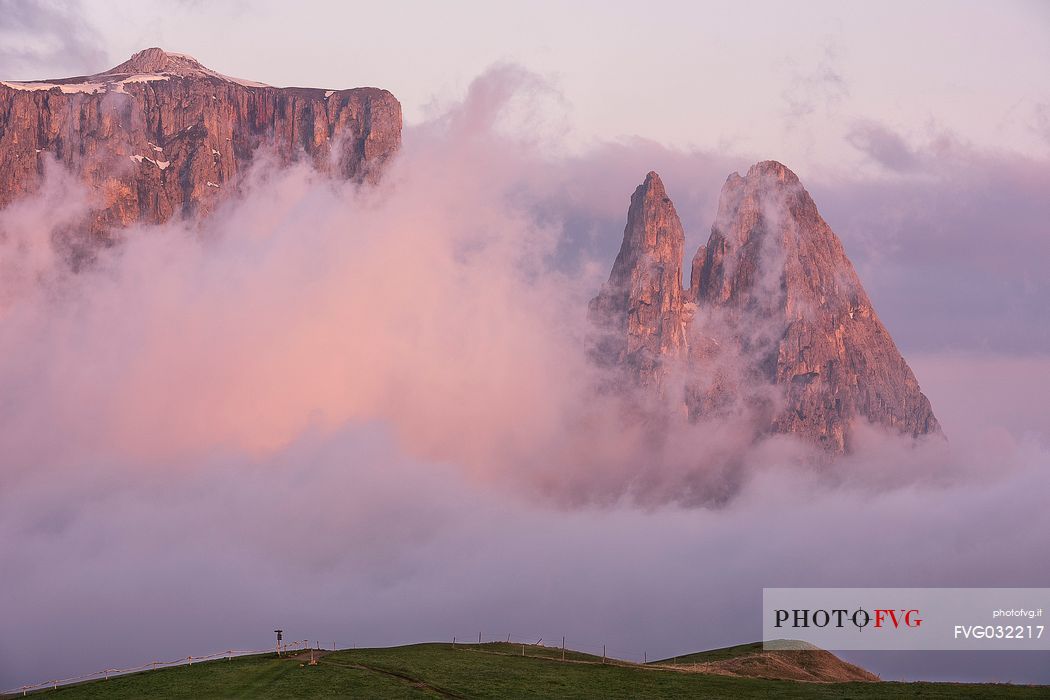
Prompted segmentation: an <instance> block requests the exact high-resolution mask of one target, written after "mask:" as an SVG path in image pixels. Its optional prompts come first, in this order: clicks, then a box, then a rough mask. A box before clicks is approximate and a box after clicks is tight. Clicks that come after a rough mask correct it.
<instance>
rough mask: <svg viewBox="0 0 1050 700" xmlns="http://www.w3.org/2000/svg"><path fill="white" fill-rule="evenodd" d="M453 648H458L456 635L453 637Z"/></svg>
mask: <svg viewBox="0 0 1050 700" xmlns="http://www.w3.org/2000/svg"><path fill="white" fill-rule="evenodd" d="M452 648H453V649H455V648H456V635H452Z"/></svg>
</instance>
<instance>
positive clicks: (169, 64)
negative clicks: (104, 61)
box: [101, 46, 209, 75]
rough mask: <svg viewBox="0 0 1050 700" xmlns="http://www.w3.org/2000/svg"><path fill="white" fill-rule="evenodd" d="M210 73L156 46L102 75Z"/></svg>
mask: <svg viewBox="0 0 1050 700" xmlns="http://www.w3.org/2000/svg"><path fill="white" fill-rule="evenodd" d="M207 72H209V71H208V69H207V68H205V67H204V66H203V65H202V64H201V62H200V61H198V60H197V59H195V58H193V57H192V56H187V55H186V54H181V53H169V52H167V51H165V50H164V49H161V48H158V47H156V46H154V47H152V48H149V49H143V50H142V51H139V52H137V53H135V54H134V55H132V57H131V58H129V59H128V60H126V61H124V62H123V63H121V64H120V65H118V66H114V67H113V68H110V69H109V70H107V71H105V72H104V73H101V75H119V74H124V73H142V74H150V73H153V74H160V73H168V74H174V75H189V74H200V73H207Z"/></svg>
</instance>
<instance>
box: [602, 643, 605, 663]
mask: <svg viewBox="0 0 1050 700" xmlns="http://www.w3.org/2000/svg"><path fill="white" fill-rule="evenodd" d="M602 663H603V664H604V663H605V645H604V644H602Z"/></svg>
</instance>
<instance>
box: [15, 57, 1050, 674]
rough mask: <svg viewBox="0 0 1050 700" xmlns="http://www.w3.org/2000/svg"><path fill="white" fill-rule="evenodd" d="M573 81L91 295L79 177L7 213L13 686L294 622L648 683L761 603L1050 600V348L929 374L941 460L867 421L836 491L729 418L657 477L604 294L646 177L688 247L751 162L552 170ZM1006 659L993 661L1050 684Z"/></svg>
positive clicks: (578, 162)
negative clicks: (623, 665) (597, 371)
mask: <svg viewBox="0 0 1050 700" xmlns="http://www.w3.org/2000/svg"><path fill="white" fill-rule="evenodd" d="M547 92H548V88H546V86H544V85H542V84H537V81H536V79H535V78H534V77H533V76H530V75H528V74H526V73H523V72H522V71H520V70H518V69H514V68H506V67H505V68H502V69H499V70H497V71H495V72H493V73H490V74H488V75H486V76H483V77H482V78H480V79H479V80H478V81H477V82H476V83H475V85H474V86H473V87H472V89H471V90H470V92H469V94H468V96H467V98H466V100H465V101H464V102H463V103H462V104H460V105H457V106H455V107H453V108H452V109H451V110H449V111H448V112H447V113H445V114H444V115H442V116H440V117H438V118H435V119H434V120H433V121H431V122H428V123H427V124H425V125H423V126H421V127H418V128H416V129H414V130H413V131H411V132H409V133H408V134H406V138H405V148H404V152H403V153H402V154H401V156H400V157H399V158H398V160H397V163H396V165H395V166H394V167H393V169H392V170H390V171H389V173H388V174H387V177H386V178H385V179H384V182H383V184H382V185H381V186H380V187H379V188H377V189H374V190H368V189H366V190H357V189H355V188H354V187H353V186H351V185H349V184H345V183H333V182H331V181H328V180H325V179H323V178H320V177H318V176H317V175H315V174H314V173H312V172H310V171H309V170H307V169H305V168H290V169H285V170H276V169H274V168H273V167H271V166H269V165H268V164H267V163H266V162H265V161H263V162H261V163H260V164H259V165H258V167H256V168H255V169H254V170H253V172H252V174H251V175H250V177H249V179H248V180H247V181H246V182H245V183H244V187H243V191H242V193H241V195H240V196H239V197H237V198H235V199H234V200H232V201H230V202H229V203H228V204H227V205H226V206H224V207H222V208H221V209H220V210H219V211H217V212H216V213H215V215H214V216H213V217H211V218H210V219H208V220H207V221H205V222H203V223H201V224H199V225H194V226H189V225H183V224H179V223H172V224H170V225H167V226H163V227H155V228H147V227H143V228H132V229H130V230H128V231H127V232H126V233H125V235H124V241H123V242H122V243H121V244H120V245H118V246H115V247H113V248H111V249H108V250H106V251H104V252H102V253H101V254H100V256H99V259H98V260H97V261H96V263H95V264H94V265H93V266H92V267H91V268H90V269H88V270H85V271H82V272H81V273H79V274H76V275H74V274H71V273H69V271H68V270H67V269H66V267H65V266H64V264H63V262H62V258H61V255H60V254H59V252H57V251H56V250H55V249H54V248H53V247H52V246H51V244H50V240H51V236H52V234H53V233H55V232H60V231H61V230H62V228H63V227H64V226H66V225H67V224H68V223H69V222H71V221H74V220H75V219H76V217H77V216H78V214H79V213H83V211H85V210H86V208H87V207H89V206H90V196H89V195H88V193H86V192H85V191H84V190H83V189H82V188H81V187H80V185H79V184H78V183H75V182H72V181H71V180H70V179H69V178H68V176H66V175H65V174H63V173H62V172H61V171H60V170H58V169H54V168H53V169H51V171H50V172H49V174H48V179H47V182H46V185H45V187H44V188H43V189H42V190H41V192H40V193H39V194H38V195H36V196H34V197H31V198H28V199H26V200H23V201H22V202H20V203H18V204H16V205H13V206H12V207H9V208H8V209H6V210H5V211H3V212H0V231H2V236H0V273H2V275H0V396H3V397H4V400H3V401H2V402H0V454H2V455H3V459H2V463H0V467H2V477H3V481H4V488H3V489H2V490H0V532H3V533H4V537H3V538H2V540H0V569H2V570H3V571H4V596H3V598H2V600H0V619H3V620H4V621H5V622H6V623H7V627H8V633H5V635H4V636H3V638H2V640H0V687H4V688H7V687H10V686H13V685H17V684H18V683H21V682H31V681H37V680H43V679H45V678H50V677H55V676H60V675H66V674H71V673H76V672H85V671H92V670H97V669H100V668H104V667H107V666H113V665H122V664H132V663H138V662H145V661H151V660H153V659H155V658H175V657H179V656H187V655H189V654H203V653H208V652H212V651H218V650H221V649H225V648H229V647H249V648H258V647H260V646H266V645H268V644H269V643H270V641H271V631H272V630H273V629H275V627H277V626H281V627H283V628H284V629H285V630H287V633H288V637H289V638H300V637H310V638H311V639H316V640H320V641H322V642H323V643H330V642H332V641H335V642H337V643H338V644H339V645H340V646H349V645H351V644H357V645H380V644H395V643H407V642H415V641H421V640H425V639H435V640H450V639H451V637H452V636H453V635H456V636H458V637H468V636H471V637H472V636H476V635H477V633H478V632H479V631H480V632H483V633H484V634H486V635H488V636H489V637H491V638H496V637H503V638H505V637H506V635H508V634H511V635H513V636H514V637H515V638H519V639H524V638H534V639H538V638H540V637H543V638H545V639H548V640H549V639H556V638H560V637H561V636H562V635H565V636H566V637H567V638H568V641H569V644H570V645H571V646H574V647H576V648H588V649H596V648H598V647H599V646H600V645H601V644H602V643H605V644H607V645H608V648H609V651H610V653H611V654H613V655H619V656H623V657H626V658H639V659H640V658H641V657H642V654H643V653H646V654H648V656H649V658H654V657H659V656H671V655H674V654H676V653H684V652H690V651H695V650H698V649H701V648H704V647H711V646H719V645H724V644H730V643H737V642H744V641H753V640H754V639H757V638H758V637H759V634H760V625H759V619H758V615H759V605H760V602H761V589H762V588H763V587H773V586H817V585H819V586H849V585H853V586H924V585H928V586H993V585H997V586H1038V585H1042V584H1045V582H1046V581H1047V580H1048V576H1050V563H1047V561H1046V559H1045V557H1044V556H1042V554H1043V553H1045V552H1046V551H1047V549H1048V545H1050V515H1048V514H1047V512H1046V509H1045V507H1044V504H1043V502H1042V501H1043V500H1045V494H1046V493H1047V492H1048V488H1047V487H1048V486H1050V483H1048V482H1050V452H1048V440H1050V425H1048V424H1047V419H1046V412H1045V410H1042V407H1041V406H1040V405H1039V404H1038V403H1036V402H1035V400H1034V399H1031V398H1025V397H1031V396H1039V395H1045V394H1046V391H1045V389H1050V387H1043V388H1044V391H1040V392H1033V391H1032V389H1033V386H1035V387H1037V388H1038V387H1040V386H1041V385H1040V384H1039V382H1045V381H1048V380H1046V378H1047V377H1050V358H1048V357H1047V356H1046V354H1045V353H1043V352H1042V351H1043V350H1045V348H1040V346H1039V343H1038V337H1037V336H1034V337H1035V340H1034V341H1032V342H1031V343H1029V344H1027V345H1024V344H1023V348H1021V349H1018V348H1019V346H1016V345H1014V344H1011V345H1010V346H1009V347H1004V348H996V347H994V346H993V347H988V346H987V345H983V344H975V345H971V346H966V345H964V344H961V345H960V346H959V347H957V348H955V349H952V350H951V351H943V350H936V351H934V350H927V351H926V354H924V355H916V356H915V357H912V356H910V355H909V360H911V361H912V364H913V366H914V368H915V370H916V374H917V376H918V378H919V380H920V383H921V384H922V385H923V388H924V390H925V391H926V393H927V394H928V396H929V397H930V399H931V401H932V403H933V406H934V410H935V411H936V412H937V414H938V417H939V418H940V419H941V422H942V423H943V425H944V429H945V432H946V434H947V435H948V436H949V438H950V440H951V443H950V446H949V447H947V448H946V447H944V446H943V445H939V444H923V445H919V446H918V447H916V446H914V445H912V444H911V443H910V441H904V440H900V439H894V438H890V437H889V436H886V435H885V434H883V433H879V432H878V431H876V430H874V429H866V428H863V427H862V428H861V433H860V438H861V439H860V442H859V449H858V452H857V454H855V455H854V456H852V457H850V458H848V459H845V460H842V461H841V462H839V463H837V464H836V465H834V468H830V469H823V470H814V469H810V468H807V467H806V466H805V464H806V461H805V460H804V459H799V454H800V449H799V446H798V445H796V444H794V443H793V442H792V441H791V440H789V439H787V438H777V439H774V440H770V441H767V442H765V443H763V444H761V445H759V446H758V447H757V448H754V449H748V450H747V451H746V452H743V453H742V454H743V458H742V459H738V460H736V461H735V462H734V468H733V471H732V472H731V473H726V472H725V471H723V470H721V469H720V468H717V465H718V464H719V462H718V460H717V459H715V457H717V456H718V455H719V454H720V453H721V452H723V451H725V450H726V449H729V448H732V447H734V443H733V439H734V438H733V434H732V433H731V432H730V433H727V432H726V431H723V430H719V428H720V426H717V425H703V424H702V425H699V426H691V427H690V426H685V425H683V426H681V427H679V428H678V429H676V430H675V432H674V434H673V435H672V436H671V439H669V440H668V442H667V443H666V445H665V449H664V450H663V451H662V452H661V453H659V454H657V455H655V456H654V455H653V454H651V453H647V452H646V450H645V447H646V443H645V436H644V434H642V435H640V434H638V432H637V431H633V430H632V429H631V428H632V426H630V425H624V423H623V420H622V414H621V413H620V411H619V407H618V406H616V405H614V404H611V403H609V402H606V401H603V400H602V399H601V398H600V397H599V396H597V395H596V394H595V393H594V392H593V387H594V385H595V377H594V375H593V372H594V370H593V368H592V367H591V366H590V364H589V363H588V361H587V358H586V353H585V351H584V348H585V334H586V328H587V326H586V323H585V320H584V314H585V312H586V301H587V299H589V298H590V296H592V295H593V294H594V293H595V291H596V290H597V289H598V287H599V286H600V284H601V282H602V281H603V280H604V279H605V277H606V276H607V274H608V269H609V266H610V265H611V263H612V259H613V257H614V255H615V251H616V248H617V247H618V246H619V242H620V236H621V232H622V230H623V219H624V216H625V214H626V208H627V201H628V197H629V195H630V192H631V191H632V190H633V188H634V186H635V185H636V184H637V182H638V181H640V179H641V177H642V176H643V175H644V173H645V172H646V171H648V170H649V169H652V168H656V169H657V170H660V172H661V174H662V175H663V177H664V180H665V182H667V184H668V189H669V193H670V195H671V197H672V198H674V200H675V203H676V206H677V207H678V209H679V211H680V212H681V213H682V215H683V220H684V222H685V225H686V228H687V231H688V232H689V236H690V239H691V240H690V241H689V242H687V246H688V249H687V255H691V254H692V250H693V248H695V245H696V243H699V241H700V240H702V239H706V237H707V227H709V225H710V221H711V219H712V218H713V214H714V205H715V199H716V198H717V194H718V189H719V187H720V185H721V182H722V181H723V180H724V178H725V176H726V174H727V173H728V172H729V171H731V170H739V169H741V168H744V167H746V165H747V164H748V161H749V160H755V159H752V158H750V157H748V158H737V157H730V156H722V155H718V154H707V153H680V152H674V151H670V150H668V149H664V148H661V147H659V146H657V145H655V144H651V143H647V142H643V141H630V142H624V143H619V144H603V145H598V146H596V147H595V148H594V149H592V150H591V151H588V152H586V153H584V154H581V155H576V156H566V157H561V156H557V155H554V154H555V153H556V152H557V141H556V140H555V141H554V142H551V141H550V139H551V137H550V136H547V135H542V134H535V133H532V132H530V131H528V129H524V127H522V126H521V123H522V118H521V117H522V114H521V112H520V110H521V109H523V107H522V105H523V104H524V105H525V106H526V107H528V108H529V109H531V108H532V107H531V104H532V103H531V102H530V100H531V98H532V97H533V96H538V97H542V96H543V95H545V94H547ZM525 123H526V124H528V123H529V120H528V119H526V120H525ZM523 129H524V130H523ZM763 155H765V154H763ZM789 165H790V164H789ZM800 176H802V179H803V181H804V182H805V181H806V177H805V174H804V173H800ZM863 185H864V183H855V187H856V190H855V191H856V192H860V191H862V190H863ZM817 204H818V206H824V202H822V201H821V199H820V198H819V197H818V199H817ZM856 206H858V207H863V206H864V203H863V201H858V203H857V205H856ZM882 206H883V204H882V203H881V202H880V203H878V206H874V207H873V208H872V209H871V210H870V211H871V212H872V213H871V217H870V220H869V225H870V226H871V228H863V229H860V230H862V231H864V232H866V233H867V234H868V235H874V233H876V232H877V231H878V226H877V224H878V222H879V221H880V219H879V216H880V212H882V211H883V210H882V209H881V207H882ZM905 214H906V213H905ZM905 214H902V215H905ZM1001 219H1002V221H1004V222H1007V223H1009V222H1010V221H1011V219H1010V213H1009V211H1002V212H1001ZM870 222H874V223H870ZM831 223H832V225H833V226H835V222H834V221H831ZM1020 225H1021V230H1012V231H1011V235H1012V236H1013V239H1014V240H1016V241H1028V240H1029V234H1030V233H1031V230H1030V229H1027V228H1024V226H1026V225H1027V224H1024V222H1023V221H1022V222H1021V224H1020ZM857 230H858V229H856V228H854V227H853V225H852V224H851V225H850V226H848V227H847V231H846V232H843V231H839V233H840V234H842V235H843V237H844V238H845V239H846V246H847V250H849V251H850V253H851V254H852V253H854V251H855V250H861V251H863V250H864V246H857V245H856V242H857V241H858V240H859V238H856V237H854V238H851V237H850V236H851V235H857V234H856V231H857ZM1018 250H1019V251H1020V252H1019V253H1018V255H1024V254H1026V253H1027V252H1029V251H1028V249H1026V248H1025V246H1024V245H1022V244H1020V243H1019V244H1018ZM880 254H881V255H887V256H889V258H890V259H891V260H892V261H897V262H896V263H895V264H898V265H899V266H906V264H907V261H908V260H909V259H910V258H909V256H908V254H907V253H906V252H905V253H901V254H899V256H898V257H894V256H895V255H897V254H896V253H894V252H893V250H892V249H891V250H889V251H882V252H881V253H880ZM865 255H866V254H864V253H863V252H862V253H861V254H860V257H861V259H862V263H863V260H865V259H869V258H867V257H865ZM872 259H873V258H872ZM859 267H860V272H861V277H862V279H864V281H865V282H867V281H868V279H867V277H866V275H865V271H864V265H863V264H861V265H859ZM890 267H891V268H892V267H893V266H892V265H891V266H890ZM991 274H1002V275H1004V276H1005V275H1008V272H1001V271H998V270H997V271H993V272H992V273H991ZM992 289H993V291H994V289H995V286H994V285H993V286H992ZM1033 289H1035V290H1036V293H1038V290H1039V289H1041V288H1039V287H1038V286H1036V287H1033ZM872 296H873V301H874V303H875V305H876V308H878V309H879V310H880V313H881V312H882V309H881V307H880V297H879V295H878V294H877V293H874V292H873V294H872ZM921 309H922V307H921V306H920V307H919V308H918V310H916V311H915V312H914V313H915V316H916V318H915V319H911V320H909V319H908V318H906V317H905V316H902V315H901V314H904V312H905V309H904V307H900V308H898V309H897V311H896V312H894V313H891V314H889V315H888V317H887V314H882V315H883V317H884V318H886V320H887V325H888V326H889V327H890V330H891V332H893V333H894V334H895V336H897V337H898V339H899V340H901V345H902V346H904V347H905V348H907V347H908V346H909V345H911V344H914V345H916V346H918V347H927V348H928V347H931V346H932V345H931V343H930V342H928V341H929V338H932V337H934V336H936V334H937V333H939V332H940V328H939V326H938V323H939V321H938V318H937V317H926V316H923V315H922V311H921ZM981 322H982V321H981V320H980V317H977V318H975V320H974V321H973V323H974V324H980V323H981ZM900 329H904V330H903V331H902V332H900V333H898V331H899V330H900ZM922 329H925V330H922ZM922 333H927V334H928V336H922ZM1025 337H1028V336H1025ZM1029 340H1031V338H1029ZM1021 350H1023V352H1022V351H1021ZM978 351H980V352H979V353H978ZM712 465H715V466H712ZM727 481H731V482H732V483H731V487H732V488H731V489H729V491H731V493H732V494H733V497H732V498H728V499H726V498H721V499H716V500H717V502H718V507H713V508H712V507H707V508H701V507H685V505H683V504H694V505H695V504H697V503H702V502H708V501H705V500H704V498H703V497H702V496H703V495H704V494H707V493H711V492H716V493H723V492H725V491H726V482H727ZM683 494H687V495H690V497H684V496H683ZM908 663H910V662H907V661H900V660H893V659H889V660H886V661H885V662H882V661H879V662H878V664H872V668H873V670H875V671H877V672H881V673H883V675H884V676H887V677H889V676H894V675H895V674H899V675H906V674H909V673H912V672H913V671H911V670H909V669H911V668H912V667H911V666H909V665H908ZM898 664H899V665H898ZM967 668H969V669H970V671H971V672H974V671H973V668H974V667H973V666H972V665H968V666H967ZM1007 669H1008V667H1007V666H1005V665H1004V666H994V665H992V666H989V667H988V668H986V669H985V670H983V671H981V673H983V674H985V675H984V676H983V678H985V679H987V680H1004V679H1010V680H1029V681H1032V680H1044V681H1046V680H1050V678H1047V677H1045V676H1040V675H1038V673H1045V671H1039V672H1038V673H1037V672H1036V671H1031V672H1030V673H1029V672H1025V675H1024V677H1017V676H1014V675H1010V674H1011V673H1014V671H1012V670H1007ZM960 673H961V671H960ZM1004 674H1005V675H1004ZM920 675H921V674H920Z"/></svg>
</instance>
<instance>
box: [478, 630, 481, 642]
mask: <svg viewBox="0 0 1050 700" xmlns="http://www.w3.org/2000/svg"><path fill="white" fill-rule="evenodd" d="M478 644H481V632H478Z"/></svg>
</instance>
